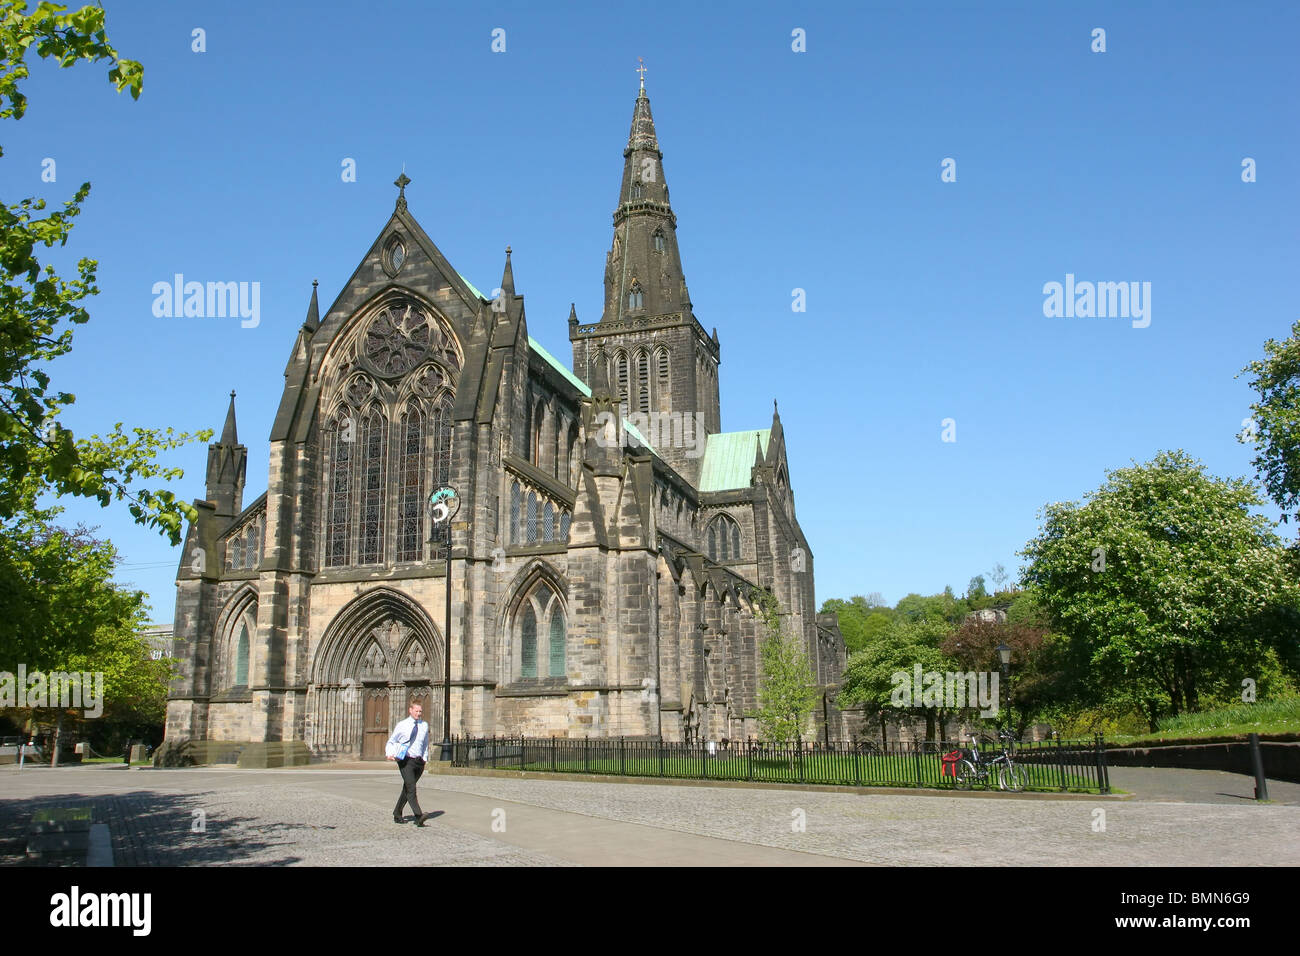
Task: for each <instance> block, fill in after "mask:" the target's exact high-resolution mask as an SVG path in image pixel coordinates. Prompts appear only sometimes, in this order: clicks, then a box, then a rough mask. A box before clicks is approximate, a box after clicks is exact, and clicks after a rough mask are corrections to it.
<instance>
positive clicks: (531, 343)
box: [528, 335, 659, 458]
mask: <svg viewBox="0 0 1300 956" xmlns="http://www.w3.org/2000/svg"><path fill="white" fill-rule="evenodd" d="M528 347H529V348H530V349H532V350H533V351H534V352H536V353H537V354H538V355H540V356H541V357H542V358H544V359H546V362H547V364H548V365H550V366H551V368H553V369H555V370H556V371H557V372H559V373H560V374H561V375H563V376H564V378H565V379H566V380H567V381H569V382H570V383H571V384H572V385H573V386H574V387H575V388H576V389H577V390H578V391H580V392H581V393H582V394H583V395H585V396H587V397H588V398H590V397H591V389H590V388H588V387H587V383H586V382H584V381H583V380H582V379H580V378H578V376H576V375H574V374H573V373H572V372H570V371H569V370H568V369H567V368H565V367H564V363H563V362H561V361H560V360H559V359H557V358H556V357H555V356H554V355H552V354H551V353H550V352H548V351H546V349H544V348H542V343H541V342H538V341H537V339H535V338H533V337H532V336H531V335H530V336H528ZM623 428H624V429H625V430H626V431H627V433H628V434H629V435H631V436H632V437H633V438H635V439H636V440H637V441H639V442H640V443H641V444H642V445H644V446H645V447H646V448H649V449H650V451H651V452H652V453H653V454H654V456H655V457H656V458H657V457H659V452H657V451H655V450H654V447H653V446H652V445H651V444H650V443H649V442H648V441H646V440H645V436H643V435H642V434H641V433H640V432H639V431H637V429H636V426H635V425H633V424H632V423H631V422H629V421H628V420H627V419H626V418H625V419H623Z"/></svg>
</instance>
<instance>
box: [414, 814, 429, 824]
mask: <svg viewBox="0 0 1300 956" xmlns="http://www.w3.org/2000/svg"><path fill="white" fill-rule="evenodd" d="M431 816H433V814H432V813H421V814H420V815H419V816H418V817H416V818H415V825H416V826H417V827H422V826H424V824H425V821H427V820H428V819H429V817H431Z"/></svg>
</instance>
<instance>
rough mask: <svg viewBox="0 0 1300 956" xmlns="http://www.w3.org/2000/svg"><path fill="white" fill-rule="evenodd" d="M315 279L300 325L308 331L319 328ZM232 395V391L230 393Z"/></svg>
mask: <svg viewBox="0 0 1300 956" xmlns="http://www.w3.org/2000/svg"><path fill="white" fill-rule="evenodd" d="M316 285H317V280H315V279H312V280H311V302H310V303H309V304H308V305H307V318H305V319H303V322H302V326H303V328H305V329H306V330H307V331H308V332H315V331H316V330H317V329H318V328H320V303H319V302H318V301H317V300H316ZM231 394H232V395H233V394H234V393H231Z"/></svg>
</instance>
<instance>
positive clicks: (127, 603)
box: [0, 519, 172, 755]
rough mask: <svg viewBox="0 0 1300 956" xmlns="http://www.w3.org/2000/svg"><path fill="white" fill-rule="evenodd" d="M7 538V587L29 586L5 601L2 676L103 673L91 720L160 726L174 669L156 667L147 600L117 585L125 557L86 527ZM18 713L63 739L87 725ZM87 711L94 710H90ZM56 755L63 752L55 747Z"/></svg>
mask: <svg viewBox="0 0 1300 956" xmlns="http://www.w3.org/2000/svg"><path fill="white" fill-rule="evenodd" d="M11 530H12V531H13V532H14V533H11V534H8V535H5V536H3V537H0V582H12V581H15V580H17V581H21V582H23V583H24V587H22V588H21V589H18V590H17V591H11V592H10V593H8V594H6V595H5V596H4V600H3V603H4V606H5V608H6V611H7V613H6V614H5V615H3V616H0V671H7V672H9V673H11V674H15V675H16V674H17V673H18V671H19V666H18V665H19V664H23V665H25V666H26V671H27V673H28V674H32V673H34V672H37V671H40V672H42V673H44V674H49V673H55V672H69V673H89V674H101V675H102V680H103V684H102V692H103V698H102V704H103V707H102V713H101V714H100V715H98V716H95V717H92V718H90V719H92V720H96V721H102V722H104V723H114V722H126V723H131V724H135V725H139V724H153V723H161V722H162V720H163V718H164V716H165V706H166V695H167V681H168V679H169V678H170V677H171V666H172V662H171V661H170V660H168V659H162V660H153V659H151V654H150V651H151V649H150V648H149V647H148V645H147V644H146V643H145V642H144V641H143V640H142V639H141V638H140V636H139V632H140V630H141V628H142V627H143V626H144V624H145V622H146V614H145V594H144V592H142V591H132V590H128V589H126V588H122V587H120V586H118V585H117V584H115V583H114V582H113V580H112V575H113V569H114V566H115V565H116V563H117V560H118V558H117V554H116V552H115V550H114V548H113V547H112V545H111V544H109V543H108V542H106V541H99V540H96V539H95V538H93V537H92V536H91V535H90V533H89V532H88V531H87V530H86V529H85V528H77V529H75V530H71V531H69V530H66V529H63V528H57V527H53V526H51V525H49V524H48V523H47V522H45V521H43V520H38V519H27V520H24V521H19V522H17V523H15V524H14V525H13V528H12V529H11ZM51 704H52V706H50V707H49V708H44V709H34V708H33V709H28V710H26V711H24V710H18V711H17V712H16V713H15V714H14V716H15V717H16V718H17V719H18V720H19V721H20V722H21V721H24V720H27V719H33V720H36V721H37V722H44V723H49V724H51V725H52V726H55V727H57V729H58V730H59V731H60V732H62V731H63V730H65V729H68V728H69V727H70V725H77V724H80V723H82V722H83V721H84V720H86V719H87V718H86V716H85V709H86V708H82V709H81V710H64V709H60V708H59V707H57V706H53V702H51ZM88 706H89V705H88ZM55 753H56V755H57V748H56V749H55Z"/></svg>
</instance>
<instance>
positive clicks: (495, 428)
mask: <svg viewBox="0 0 1300 956" xmlns="http://www.w3.org/2000/svg"><path fill="white" fill-rule="evenodd" d="M662 160H663V153H662V152H661V151H660V149H659V142H658V138H657V136H656V132H655V125H654V120H653V119H652V117H651V113H650V101H649V99H648V98H647V96H646V93H645V89H644V85H643V86H642V88H641V90H640V93H639V95H638V96H637V99H636V105H635V107H634V109H633V114H632V128H631V133H630V135H629V137H628V141H627V146H626V148H625V149H624V150H623V175H622V183H621V186H620V189H619V196H618V207H617V209H616V210H615V212H614V222H613V225H614V235H613V240H612V243H611V246H610V250H609V253H608V254H607V256H606V260H605V270H604V279H605V297H604V311H603V313H602V315H601V316H600V320H599V321H598V322H593V323H590V324H584V323H582V322H581V321H579V319H578V317H577V315H576V314H575V312H574V310H573V308H572V307H570V311H569V316H568V333H569V342H570V344H571V347H572V364H571V365H569V364H566V363H565V362H562V361H560V360H559V359H557V358H556V357H554V356H552V355H551V354H549V353H548V352H547V351H546V350H545V349H544V348H542V346H541V345H540V344H538V342H536V341H535V340H534V339H532V338H531V337H530V336H529V334H528V325H527V320H526V318H525V309H524V297H523V296H522V295H520V294H518V293H517V292H516V291H515V283H514V275H513V269H512V265H511V261H510V250H509V248H507V249H506V260H505V268H504V273H503V275H502V278H501V282H500V286H499V288H498V289H495V290H494V292H493V295H492V296H491V297H487V296H484V295H483V294H482V293H481V292H480V291H479V290H478V289H477V288H475V287H474V286H473V285H471V284H470V283H469V282H468V281H467V280H466V279H465V278H464V277H462V276H461V275H460V274H459V273H457V271H456V269H455V268H454V267H453V266H452V264H451V263H450V262H448V261H447V259H446V258H445V257H444V256H443V254H442V253H441V252H440V251H439V250H438V247H437V246H436V245H434V243H433V241H432V240H431V239H430V238H429V237H428V236H427V235H426V234H425V232H424V230H423V229H422V228H421V227H420V225H419V223H418V222H416V220H415V218H414V217H413V216H412V215H411V213H410V211H409V209H408V208H407V200H406V197H405V189H406V186H407V184H408V183H409V182H410V180H408V179H407V178H406V176H405V175H403V176H401V177H400V178H399V179H398V181H397V183H396V184H395V185H397V186H398V187H399V195H398V199H397V205H396V209H395V210H394V211H393V213H392V215H391V216H390V217H389V219H388V221H387V223H386V224H385V225H384V227H383V229H382V230H381V231H380V233H379V237H378V238H377V239H376V240H375V242H374V244H373V245H372V246H371V247H370V249H369V251H368V252H367V253H366V254H365V256H364V257H363V258H362V260H361V263H360V265H358V266H357V269H356V271H355V272H354V273H353V274H352V276H351V278H349V279H348V280H347V282H346V284H345V285H344V287H343V290H342V292H341V293H340V294H339V296H338V298H337V299H336V300H335V302H334V304H333V305H332V306H330V308H329V309H328V310H327V311H326V312H325V313H324V315H323V316H322V315H321V311H320V308H319V303H318V300H317V293H316V291H315V287H314V286H313V291H312V295H311V302H310V305H309V307H308V309H307V316H306V319H305V321H304V322H303V324H302V327H301V328H300V329H299V330H298V334H297V338H296V339H295V341H294V342H293V348H292V350H291V351H290V354H289V360H288V364H287V367H286V369H285V385H284V393H283V397H282V398H281V400H280V406H279V410H278V412H277V413H276V416H275V421H274V424H273V426H272V429H271V436H270V467H269V474H268V477H267V491H266V493H265V494H263V495H262V496H261V497H259V498H257V499H256V500H254V501H252V502H251V503H248V504H245V503H244V500H243V499H244V482H245V463H246V448H245V446H243V445H241V444H240V443H239V438H238V435H237V431H236V423H235V404H234V394H233V393H232V395H231V400H230V408H229V411H228V413H227V417H226V422H225V427H224V429H223V431H222V434H221V439H220V441H219V442H217V443H215V444H213V445H211V446H209V450H208V468H207V491H206V496H205V499H204V500H201V501H196V502H195V503H194V504H195V506H196V507H197V509H198V512H199V514H198V518H197V520H196V521H194V522H193V524H191V525H190V526H189V528H188V529H187V534H186V539H185V545H184V552H183V554H182V557H181V561H180V567H179V571H178V574H177V599H176V615H175V625H174V628H175V648H176V649H175V652H174V653H175V655H176V657H177V658H179V659H180V660H181V664H182V667H181V670H182V676H181V677H179V678H178V679H176V680H175V681H174V682H173V684H172V688H171V691H170V694H169V701H168V706H167V731H166V741H165V743H164V747H163V748H162V752H161V753H160V759H163V760H164V761H166V760H175V761H180V762H199V763H205V762H230V761H232V760H234V759H236V758H237V759H238V760H239V762H240V763H241V764H246V765H254V766H256V765H274V764H278V763H285V762H301V761H304V760H307V759H310V758H315V759H326V760H330V759H334V760H338V759H357V758H360V759H372V758H373V759H380V760H382V759H383V752H384V742H385V741H386V740H387V739H388V735H389V733H390V732H391V730H392V727H393V725H394V724H395V723H396V722H397V721H398V720H399V719H401V718H402V717H404V716H405V715H406V709H407V705H408V703H409V702H410V701H411V700H412V699H418V700H420V701H421V702H422V703H423V704H424V712H425V716H426V717H427V718H428V719H429V720H430V723H431V729H432V730H433V734H434V739H435V740H437V739H439V738H440V737H441V736H442V735H443V734H444V732H445V731H447V728H444V727H443V700H444V697H443V695H444V694H448V693H449V694H450V695H451V727H450V729H449V731H450V733H451V734H454V735H491V734H523V735H527V736H552V735H558V736H569V737H584V736H626V737H641V738H646V737H656V736H660V735H662V737H663V739H665V740H670V741H704V740H721V739H723V738H729V739H731V740H736V739H743V738H745V737H747V736H757V732H758V724H757V721H756V719H755V718H754V717H753V712H754V710H755V708H756V707H757V706H758V697H759V688H760V681H761V655H760V653H759V643H760V641H761V640H762V637H763V632H762V629H761V627H760V625H759V624H758V622H757V621H756V619H755V616H754V604H753V599H754V595H755V594H756V593H757V589H768V590H770V591H771V592H772V593H773V594H774V595H775V596H776V598H777V599H778V600H779V601H780V604H781V608H782V611H783V615H784V616H783V620H784V622H785V623H786V625H787V626H788V628H789V629H790V631H791V632H792V633H794V634H796V635H798V636H800V637H801V638H802V639H803V642H804V644H805V647H806V649H807V652H808V658H809V662H810V664H811V666H812V669H813V672H814V674H815V678H816V681H817V683H818V685H819V686H820V689H821V690H822V692H823V693H822V698H821V702H820V704H819V706H818V708H817V710H816V713H815V726H810V727H809V733H810V734H812V733H816V734H817V735H818V736H819V737H820V736H821V735H823V734H829V735H830V736H832V737H837V738H838V737H842V736H844V735H845V734H846V731H847V730H848V728H847V727H846V725H845V722H846V721H847V720H848V719H849V715H845V714H841V713H840V712H838V711H837V710H835V708H834V707H833V703H832V694H833V690H834V685H836V684H837V683H838V681H839V679H840V675H841V672H842V669H843V667H844V664H845V648H844V642H843V639H842V637H841V635H840V632H839V628H838V624H837V622H836V619H835V617H834V615H818V614H817V611H816V608H817V605H816V601H815V598H814V589H813V553H812V549H811V548H810V547H809V545H808V542H807V540H806V539H805V537H804V534H803V532H802V531H801V530H800V527H799V522H798V520H797V519H796V517H795V506H794V493H793V490H792V485H791V479H790V468H789V464H788V462H787V458H786V444H785V439H784V433H783V431H782V427H781V420H780V417H779V415H778V414H777V411H776V407H775V405H774V407H773V410H772V413H771V419H770V421H769V422H767V423H766V424H765V427H762V428H748V429H746V430H743V431H731V432H724V431H722V417H721V413H720V409H719V405H720V403H719V392H718V367H719V364H720V362H721V354H722V349H721V345H720V343H719V339H718V334H717V330H716V329H714V330H713V331H712V333H709V332H706V331H705V328H704V326H703V325H701V323H700V321H699V319H698V318H697V317H696V316H695V314H694V312H693V311H692V306H691V299H690V293H689V292H688V290H687V285H686V280H685V278H684V275H683V271H682V262H681V255H680V253H679V250H678V244H677V217H676V215H675V214H674V212H673V209H672V206H671V205H670V204H669V199H668V186H667V183H666V181H665V178H664V172H663V165H662ZM561 321H562V320H561ZM444 485H449V486H451V487H453V488H454V489H456V492H457V495H458V497H459V503H460V507H459V510H458V512H457V513H456V515H455V516H454V518H453V519H452V521H451V522H450V551H451V554H450V575H448V571H447V567H448V561H447V557H448V555H447V548H448V543H447V540H448V537H447V533H446V531H445V530H444V529H446V528H447V524H446V523H444V524H442V525H440V526H438V527H437V528H435V527H433V524H432V518H431V513H430V509H429V506H428V501H429V496H430V494H431V493H432V492H433V491H434V490H435V489H437V488H439V487H441V486H444ZM449 587H450V589H451V615H450V641H448V634H447V633H446V632H445V624H444V615H445V602H446V595H447V591H446V589H447V588H449ZM448 654H450V655H451V681H450V686H447V685H446V682H445V681H444V678H443V673H444V663H445V655H448Z"/></svg>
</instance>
